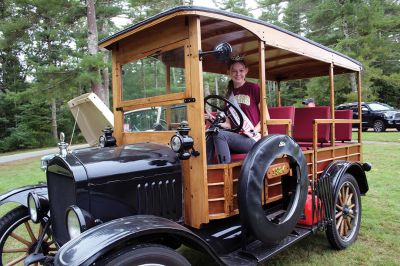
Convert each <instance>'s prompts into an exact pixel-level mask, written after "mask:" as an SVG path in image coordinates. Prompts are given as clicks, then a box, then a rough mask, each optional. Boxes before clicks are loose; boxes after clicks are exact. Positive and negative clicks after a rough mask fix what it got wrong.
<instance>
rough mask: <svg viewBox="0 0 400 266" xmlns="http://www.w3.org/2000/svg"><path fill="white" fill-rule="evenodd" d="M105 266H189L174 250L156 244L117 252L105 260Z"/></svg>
mask: <svg viewBox="0 0 400 266" xmlns="http://www.w3.org/2000/svg"><path fill="white" fill-rule="evenodd" d="M105 265H107V266H111V265H119V266H129V265H167V266H168V265H174V266H175V265H176V266H189V265H190V263H189V261H188V260H187V259H186V258H185V257H184V256H182V255H181V254H179V253H178V252H176V251H175V250H173V249H171V248H168V247H166V246H163V245H158V244H143V245H137V246H135V247H133V248H127V249H124V250H121V251H119V252H117V253H116V254H114V255H112V256H111V257H110V258H109V259H107V262H106V264H105Z"/></svg>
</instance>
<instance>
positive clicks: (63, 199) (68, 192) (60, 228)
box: [47, 172, 76, 245]
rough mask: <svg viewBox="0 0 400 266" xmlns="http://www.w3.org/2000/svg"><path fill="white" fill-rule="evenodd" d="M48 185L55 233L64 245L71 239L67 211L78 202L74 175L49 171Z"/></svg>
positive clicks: (58, 240)
mask: <svg viewBox="0 0 400 266" xmlns="http://www.w3.org/2000/svg"><path fill="white" fill-rule="evenodd" d="M47 186H48V191H49V201H50V216H51V224H52V231H53V235H54V238H55V239H56V241H57V242H58V243H59V244H61V245H63V244H65V243H66V242H67V241H68V240H69V236H68V232H67V228H66V224H65V212H66V209H67V208H68V207H69V206H71V205H74V204H76V196H75V195H76V192H75V183H74V180H73V178H72V177H68V176H64V175H60V174H55V173H52V172H48V175H47Z"/></svg>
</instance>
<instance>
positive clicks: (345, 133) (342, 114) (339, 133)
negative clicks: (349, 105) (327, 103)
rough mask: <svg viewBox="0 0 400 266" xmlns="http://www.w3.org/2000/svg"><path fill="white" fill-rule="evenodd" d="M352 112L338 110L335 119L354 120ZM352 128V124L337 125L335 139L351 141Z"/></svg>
mask: <svg viewBox="0 0 400 266" xmlns="http://www.w3.org/2000/svg"><path fill="white" fill-rule="evenodd" d="M352 118H353V111H352V110H336V111H335V119H352ZM351 128H352V124H351V123H348V124H335V138H336V140H338V141H350V140H351Z"/></svg>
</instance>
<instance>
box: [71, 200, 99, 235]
mask: <svg viewBox="0 0 400 266" xmlns="http://www.w3.org/2000/svg"><path fill="white" fill-rule="evenodd" d="M66 225H67V231H68V235H69V237H70V239H73V238H75V237H77V236H79V235H80V234H81V233H83V232H84V231H86V230H87V229H89V228H91V227H92V226H93V225H94V219H93V218H92V216H91V215H90V214H89V213H88V212H86V211H85V210H82V209H80V208H79V207H78V206H75V205H73V206H70V207H69V208H68V209H67V213H66Z"/></svg>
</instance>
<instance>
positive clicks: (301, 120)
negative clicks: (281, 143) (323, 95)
mask: <svg viewBox="0 0 400 266" xmlns="http://www.w3.org/2000/svg"><path fill="white" fill-rule="evenodd" d="M330 117H331V114H330V108H329V107H328V106H317V107H304V108H296V109H295V115H294V127H293V131H294V132H293V138H294V139H295V140H296V141H298V142H312V141H313V121H314V119H329V118H330ZM329 136H330V125H329V124H323V125H319V126H318V142H319V143H324V142H329Z"/></svg>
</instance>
